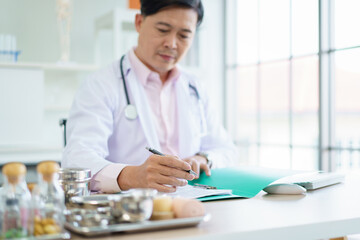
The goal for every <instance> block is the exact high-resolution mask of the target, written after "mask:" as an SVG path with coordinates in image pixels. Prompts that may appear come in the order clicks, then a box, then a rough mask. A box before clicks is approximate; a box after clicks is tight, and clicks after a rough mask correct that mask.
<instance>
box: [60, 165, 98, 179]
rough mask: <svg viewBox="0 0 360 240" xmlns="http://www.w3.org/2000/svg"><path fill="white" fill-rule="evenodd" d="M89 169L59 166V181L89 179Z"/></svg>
mask: <svg viewBox="0 0 360 240" xmlns="http://www.w3.org/2000/svg"><path fill="white" fill-rule="evenodd" d="M90 178H91V171H90V169H87V168H61V169H60V170H59V180H60V181H74V182H78V181H89V180H90Z"/></svg>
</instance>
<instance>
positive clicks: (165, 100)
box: [91, 48, 180, 192]
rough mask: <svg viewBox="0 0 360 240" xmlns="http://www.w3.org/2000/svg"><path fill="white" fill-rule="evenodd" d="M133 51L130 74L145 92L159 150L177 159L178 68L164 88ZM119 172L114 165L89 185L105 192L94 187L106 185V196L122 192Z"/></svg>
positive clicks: (169, 77) (117, 165)
mask: <svg viewBox="0 0 360 240" xmlns="http://www.w3.org/2000/svg"><path fill="white" fill-rule="evenodd" d="M134 50H135V48H134V49H132V50H131V51H130V53H129V60H130V63H131V66H132V69H131V70H132V71H134V72H135V75H136V79H137V81H139V82H140V83H141V84H142V86H143V87H144V89H145V92H146V96H147V100H148V103H149V105H150V108H151V110H152V111H151V112H152V117H153V123H154V125H155V126H154V127H155V129H156V133H157V135H158V139H159V142H160V147H161V149H158V150H159V151H161V152H162V153H164V154H167V155H175V156H177V155H179V130H178V129H179V128H178V115H177V112H178V109H177V101H176V91H175V83H176V81H177V80H178V79H179V77H180V71H179V69H178V68H177V67H175V68H174V69H172V70H171V72H170V74H169V76H168V79H167V80H166V82H165V83H164V84H163V83H162V81H161V79H160V75H159V74H158V73H156V72H153V71H151V70H150V69H149V68H148V67H147V66H145V64H144V63H142V62H141V60H140V59H139V58H138V57H137V56H136V54H135V52H134ZM149 147H151V146H149ZM145 160H146V159H144V161H145ZM124 163H125V162H124ZM124 163H123V164H124ZM125 164H126V163H125ZM122 169H123V165H120V164H116V163H114V164H109V165H108V166H106V167H104V168H103V169H102V170H100V171H99V172H98V173H97V174H96V175H95V176H94V177H93V179H92V181H91V184H92V186H93V187H92V188H94V187H95V188H96V189H99V188H102V189H104V186H102V187H100V186H99V187H96V185H97V184H98V183H101V182H103V183H105V182H106V183H108V184H106V185H107V186H106V189H105V191H106V192H119V191H121V189H120V187H119V186H118V184H117V177H118V175H119V173H120V172H121V171H122ZM114 178H115V179H114Z"/></svg>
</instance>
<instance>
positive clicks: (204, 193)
mask: <svg viewBox="0 0 360 240" xmlns="http://www.w3.org/2000/svg"><path fill="white" fill-rule="evenodd" d="M230 194H232V190H231V189H204V188H201V187H195V186H191V185H186V186H183V187H177V188H176V192H174V193H170V194H167V195H169V196H172V197H184V198H201V197H208V196H219V195H230Z"/></svg>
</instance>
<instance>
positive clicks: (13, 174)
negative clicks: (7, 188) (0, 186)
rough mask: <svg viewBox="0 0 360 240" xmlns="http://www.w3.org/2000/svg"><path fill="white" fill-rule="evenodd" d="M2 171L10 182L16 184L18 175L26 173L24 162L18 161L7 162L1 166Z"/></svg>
mask: <svg viewBox="0 0 360 240" xmlns="http://www.w3.org/2000/svg"><path fill="white" fill-rule="evenodd" d="M2 173H3V174H4V175H5V176H7V178H8V181H9V182H10V183H12V184H16V183H18V182H19V179H20V177H21V176H24V175H25V174H26V167H25V164H23V163H19V162H12V163H7V164H5V165H4V166H3V168H2Z"/></svg>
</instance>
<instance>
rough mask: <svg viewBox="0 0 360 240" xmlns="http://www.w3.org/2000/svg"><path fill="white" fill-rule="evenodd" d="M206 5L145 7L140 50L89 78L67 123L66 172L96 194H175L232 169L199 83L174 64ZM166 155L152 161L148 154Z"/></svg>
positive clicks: (175, 1)
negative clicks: (215, 171)
mask: <svg viewBox="0 0 360 240" xmlns="http://www.w3.org/2000/svg"><path fill="white" fill-rule="evenodd" d="M203 11H204V10H203V6H202V3H201V0H141V14H137V15H136V17H135V27H136V30H137V32H138V34H139V35H138V44H137V46H136V47H134V48H133V49H131V50H130V51H129V52H128V53H127V54H126V55H124V56H123V57H122V58H121V59H120V60H118V61H115V62H114V63H113V64H111V65H110V66H109V67H107V68H105V69H103V70H101V71H99V72H97V73H95V74H94V75H93V76H91V77H90V78H89V79H88V80H87V81H86V82H85V83H84V84H83V85H82V87H81V88H80V90H79V91H78V93H77V95H76V97H75V100H74V102H73V106H72V109H71V111H70V115H69V118H68V125H67V136H68V139H67V141H68V144H67V146H66V148H65V150H64V153H63V159H62V167H64V168H68V167H85V168H90V169H91V172H92V180H91V188H92V190H96V191H102V192H108V193H111V192H119V191H121V190H128V189H130V188H155V189H157V190H159V191H162V192H174V191H175V190H176V187H178V186H184V185H186V184H187V181H189V180H193V179H194V178H196V176H194V175H193V174H190V173H188V172H187V170H190V169H192V170H193V171H195V172H196V173H197V174H199V173H200V171H204V172H205V173H206V174H207V175H210V174H211V172H210V168H211V167H225V166H231V165H232V164H233V163H234V160H235V158H236V150H235V147H234V145H233V143H232V142H231V140H230V138H229V137H228V135H227V133H226V132H225V130H224V128H223V127H222V126H221V123H220V121H219V116H218V115H217V114H216V113H214V112H213V111H212V109H211V107H210V104H209V100H210V98H209V96H207V95H206V92H204V88H203V86H202V84H204V83H206V79H205V81H204V82H200V81H198V80H197V79H196V78H195V77H193V76H192V75H190V74H189V73H187V72H185V71H184V70H182V69H181V68H180V67H179V66H178V65H177V63H178V62H179V61H180V60H181V59H182V58H183V57H184V55H185V54H186V52H187V51H188V49H189V48H190V46H191V43H192V41H193V39H194V36H195V33H196V29H197V26H199V25H200V23H201V21H202V18H203V14H204V12H203ZM147 146H148V147H151V148H154V149H156V150H158V151H161V152H162V153H164V154H165V156H160V155H154V154H152V153H150V152H149V151H147V150H146V149H145V147H147Z"/></svg>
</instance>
